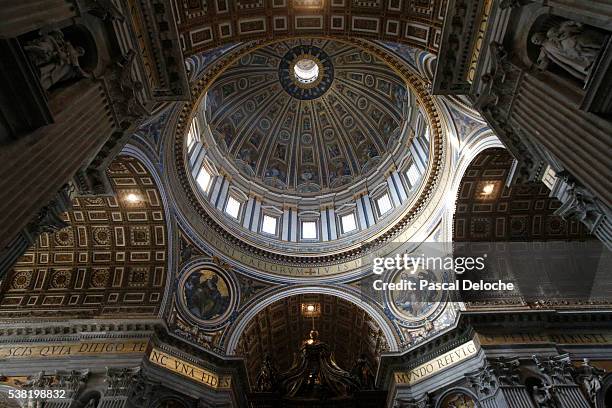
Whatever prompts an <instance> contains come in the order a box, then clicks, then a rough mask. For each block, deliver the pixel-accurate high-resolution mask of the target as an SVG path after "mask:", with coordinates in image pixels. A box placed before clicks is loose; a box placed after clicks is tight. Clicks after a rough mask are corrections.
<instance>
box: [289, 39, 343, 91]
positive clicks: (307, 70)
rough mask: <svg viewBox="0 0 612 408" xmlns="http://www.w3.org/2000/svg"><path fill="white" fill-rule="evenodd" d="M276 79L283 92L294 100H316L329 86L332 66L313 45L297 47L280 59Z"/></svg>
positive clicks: (331, 78) (327, 57)
mask: <svg viewBox="0 0 612 408" xmlns="http://www.w3.org/2000/svg"><path fill="white" fill-rule="evenodd" d="M278 77H279V80H280V83H281V85H282V86H283V88H284V89H285V91H287V93H288V94H289V95H291V96H293V97H294V98H297V99H302V100H310V99H316V98H318V97H320V96H321V95H323V94H324V93H325V92H326V91H327V90H328V89H329V87H330V86H331V84H332V82H333V80H334V66H333V64H332V63H331V60H330V58H329V56H328V55H327V53H326V52H325V51H323V50H322V49H320V48H318V47H315V46H313V45H299V46H297V47H294V48H292V49H290V50H289V51H288V52H287V53H286V54H285V55H284V56H283V58H282V59H281V62H280V64H279V65H278Z"/></svg>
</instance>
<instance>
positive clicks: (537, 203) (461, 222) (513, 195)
mask: <svg viewBox="0 0 612 408" xmlns="http://www.w3.org/2000/svg"><path fill="white" fill-rule="evenodd" d="M512 160H513V159H512V156H511V155H510V153H508V151H507V150H505V149H500V148H495V149H487V150H485V151H484V152H482V153H480V154H479V155H478V156H476V158H475V159H474V160H473V162H472V164H470V166H469V167H468V169H467V170H466V172H465V175H464V176H463V179H462V181H461V186H460V188H459V193H458V196H457V204H456V212H455V219H454V230H453V241H457V242H461V241H549V240H580V239H591V238H590V237H591V236H590V235H589V234H588V232H587V231H586V230H585V228H584V226H583V225H582V224H581V223H580V222H577V221H565V220H563V219H562V218H561V217H559V216H556V215H554V214H553V213H554V212H555V210H556V209H557V208H559V205H560V203H559V201H558V200H557V199H555V198H550V197H549V194H550V190H549V189H548V188H547V187H546V186H545V185H544V184H543V183H541V182H538V183H533V184H515V185H512V186H511V187H506V185H505V184H506V179H507V178H508V174H509V172H510V169H511V166H512ZM489 190H490V192H489Z"/></svg>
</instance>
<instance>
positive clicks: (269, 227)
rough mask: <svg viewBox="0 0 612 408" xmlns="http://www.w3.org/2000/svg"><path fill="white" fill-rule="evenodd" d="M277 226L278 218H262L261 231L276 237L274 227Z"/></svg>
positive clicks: (267, 216)
mask: <svg viewBox="0 0 612 408" xmlns="http://www.w3.org/2000/svg"><path fill="white" fill-rule="evenodd" d="M277 224H278V218H276V217H272V216H270V215H264V216H263V222H262V224H261V231H262V232H264V233H266V234H270V235H276V225H277Z"/></svg>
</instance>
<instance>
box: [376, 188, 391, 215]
mask: <svg viewBox="0 0 612 408" xmlns="http://www.w3.org/2000/svg"><path fill="white" fill-rule="evenodd" d="M376 207H378V215H380V216H382V215H384V214H386V213H388V212H389V211H390V210H391V209H392V208H393V205H392V204H391V199H390V198H389V194H387V193H385V194H383V195H381V196H380V197H378V198H377V199H376Z"/></svg>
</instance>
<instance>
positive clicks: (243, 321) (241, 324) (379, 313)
mask: <svg viewBox="0 0 612 408" xmlns="http://www.w3.org/2000/svg"><path fill="white" fill-rule="evenodd" d="M309 293H312V294H324V295H331V296H336V297H338V298H341V299H344V300H347V301H349V302H350V303H353V304H354V305H356V306H358V307H360V308H362V309H363V310H365V312H366V313H367V314H368V315H369V316H370V317H371V318H372V320H374V322H376V323H377V324H378V326H379V327H380V329H381V330H382V332H383V335H384V337H385V340H386V341H387V344H388V346H389V351H398V350H399V344H398V339H397V337H396V334H395V329H394V327H393V326H392V323H391V322H390V321H389V320H388V319H387V318H386V316H385V313H384V311H383V310H381V309H380V307H378V306H377V305H373V304H370V303H368V302H365V301H363V298H362V297H361V296H360V294H359V292H358V291H357V290H354V289H353V290H350V289H347V288H346V287H342V288H340V287H337V286H332V285H321V286H308V285H304V286H302V285H300V286H292V287H290V288H282V289H280V290H278V291H276V292H268V293H265V297H263V296H260V297H259V298H256V299H255V300H256V301H253V300H252V301H251V303H250V305H249V306H248V307H244V308H243V312H242V313H241V314H240V315H238V316H236V319H235V322H236V323H235V324H234V325H233V326H232V329H231V332H229V334H228V335H227V336H228V337H227V340H226V341H225V344H226V353H227V354H228V355H233V354H235V353H236V347H237V346H238V342H239V340H240V337H241V336H242V333H243V331H244V329H245V328H246V326H247V324H248V323H249V322H250V321H251V319H253V318H254V317H255V316H256V315H257V314H258V313H259V312H261V311H262V310H264V309H265V308H266V307H267V306H269V305H271V304H272V303H274V302H276V301H278V300H281V299H284V298H287V297H289V296H294V295H301V294H309ZM372 303H373V302H372Z"/></svg>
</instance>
